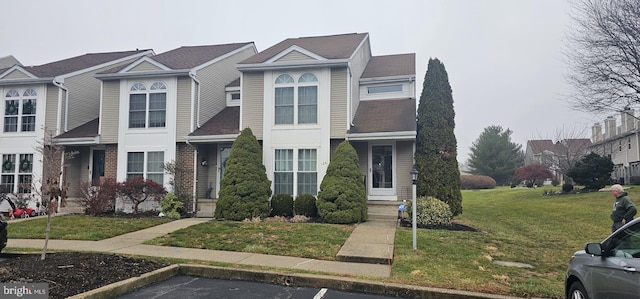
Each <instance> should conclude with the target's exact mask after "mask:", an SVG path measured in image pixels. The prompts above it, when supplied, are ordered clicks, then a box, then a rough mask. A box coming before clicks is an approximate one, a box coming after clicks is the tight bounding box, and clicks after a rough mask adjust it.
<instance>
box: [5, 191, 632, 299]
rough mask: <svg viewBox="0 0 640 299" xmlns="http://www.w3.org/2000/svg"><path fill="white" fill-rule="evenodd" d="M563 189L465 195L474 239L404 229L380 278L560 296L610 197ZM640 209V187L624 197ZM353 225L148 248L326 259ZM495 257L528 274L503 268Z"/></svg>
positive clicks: (81, 222) (114, 222) (600, 225)
mask: <svg viewBox="0 0 640 299" xmlns="http://www.w3.org/2000/svg"><path fill="white" fill-rule="evenodd" d="M559 189H560V188H559V187H543V188H538V189H528V188H515V189H510V188H497V189H494V190H481V191H463V193H462V195H463V201H462V206H463V213H462V214H461V215H460V216H458V217H456V221H458V222H462V223H464V224H466V225H468V226H471V227H474V228H476V229H479V230H480V232H456V231H446V230H424V229H419V230H418V234H417V243H418V249H417V250H415V251H414V250H413V249H412V232H411V229H410V228H400V229H398V230H397V231H396V239H395V251H394V255H395V257H394V263H393V268H392V277H391V278H390V279H386V281H392V282H400V283H408V284H415V285H423V286H434V287H442V288H451V289H459V290H469V291H480V292H486V293H493V294H504V295H513V296H520V297H545V298H563V296H562V293H563V281H564V272H565V269H566V266H567V263H568V261H569V258H570V257H571V254H572V253H573V252H574V251H576V250H581V249H583V247H584V244H585V243H586V242H589V241H600V240H602V239H604V238H605V237H606V236H607V235H609V233H610V227H611V223H610V220H609V214H610V210H611V205H612V203H613V197H612V196H611V195H610V193H609V192H595V193H584V194H573V195H562V196H543V195H542V194H543V192H544V191H549V190H554V191H557V190H559ZM628 191H629V192H630V196H631V198H632V199H634V200H635V201H636V203H637V204H639V206H640V201H639V199H640V188H638V187H636V188H632V189H629V190H628ZM166 221H168V220H166V219H159V218H140V219H130V218H117V217H116V218H107V217H88V216H62V217H54V218H52V228H51V238H52V239H75V240H99V239H105V238H109V237H112V236H115V235H119V234H123V233H127V232H130V231H134V230H138V229H142V228H146V227H149V226H153V225H157V224H160V223H164V222H166ZM45 225H46V217H42V218H38V219H32V220H29V221H23V222H13V223H11V225H9V238H43V237H44V230H45ZM352 230H353V226H352V225H329V224H317V223H303V224H300V223H284V222H262V223H252V222H247V223H244V222H242V223H241V222H217V221H212V222H207V223H203V224H199V225H195V226H191V227H188V228H186V229H182V230H179V231H176V232H174V233H172V234H170V235H167V236H164V237H161V238H158V239H155V240H152V241H149V242H147V244H157V245H167V246H182V247H193V248H206V249H218V250H232V251H244V252H255V253H265V254H278V255H289V256H298V257H308V258H315V259H325V260H332V259H334V258H335V255H336V253H337V252H338V250H339V248H340V246H341V245H342V244H343V243H344V241H345V240H346V239H347V237H348V236H349V234H350V233H351V231H352ZM492 260H498V261H509V262H520V263H527V264H530V265H532V266H533V267H534V268H532V269H526V268H515V267H505V266H500V265H496V264H493V263H491V261H492Z"/></svg>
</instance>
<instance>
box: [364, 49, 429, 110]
mask: <svg viewBox="0 0 640 299" xmlns="http://www.w3.org/2000/svg"><path fill="white" fill-rule="evenodd" d="M415 61H416V59H415V54H413V53H411V54H399V55H387V56H373V57H371V59H370V60H369V63H368V64H367V67H366V68H365V70H364V72H363V73H362V77H360V100H363V101H366V100H380V99H398V98H415V73H416V72H415Z"/></svg>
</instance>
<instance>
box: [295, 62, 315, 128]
mask: <svg viewBox="0 0 640 299" xmlns="http://www.w3.org/2000/svg"><path fill="white" fill-rule="evenodd" d="M298 123H299V124H316V123H318V78H316V76H315V75H314V74H311V73H304V74H302V76H300V79H298Z"/></svg>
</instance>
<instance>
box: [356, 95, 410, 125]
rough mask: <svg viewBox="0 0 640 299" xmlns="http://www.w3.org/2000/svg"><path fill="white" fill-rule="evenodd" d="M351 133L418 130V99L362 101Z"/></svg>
mask: <svg viewBox="0 0 640 299" xmlns="http://www.w3.org/2000/svg"><path fill="white" fill-rule="evenodd" d="M353 124H354V126H353V127H351V130H349V132H350V133H376V132H406V131H415V130H416V100H415V99H412V98H405V99H388V100H369V101H361V102H360V105H359V106H358V110H357V111H356V115H355V117H354V119H353Z"/></svg>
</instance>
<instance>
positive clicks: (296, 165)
mask: <svg viewBox="0 0 640 299" xmlns="http://www.w3.org/2000/svg"><path fill="white" fill-rule="evenodd" d="M317 161H318V158H317V150H316V149H296V150H294V149H276V150H275V160H274V173H273V185H274V188H273V189H274V192H273V194H290V195H294V194H295V195H300V194H311V195H316V194H317V192H318V191H317V190H318V173H317ZM294 170H295V171H294Z"/></svg>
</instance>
